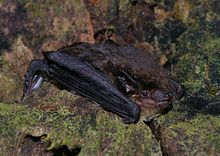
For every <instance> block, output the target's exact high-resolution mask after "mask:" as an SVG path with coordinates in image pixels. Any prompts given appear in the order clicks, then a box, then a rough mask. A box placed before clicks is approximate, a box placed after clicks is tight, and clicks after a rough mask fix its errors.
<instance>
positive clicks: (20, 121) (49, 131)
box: [0, 103, 161, 155]
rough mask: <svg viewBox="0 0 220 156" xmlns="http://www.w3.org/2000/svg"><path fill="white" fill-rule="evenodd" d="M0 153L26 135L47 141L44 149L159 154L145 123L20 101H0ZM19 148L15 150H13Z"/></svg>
mask: <svg viewBox="0 0 220 156" xmlns="http://www.w3.org/2000/svg"><path fill="white" fill-rule="evenodd" d="M0 117H1V123H4V124H1V127H0V138H1V145H2V147H1V155H7V154H10V152H13V150H17V152H18V153H17V154H18V155H19V150H18V149H19V148H21V147H22V142H23V140H24V138H25V136H27V135H31V136H34V137H40V136H43V135H45V137H43V138H42V139H41V141H42V142H48V145H49V146H48V147H47V150H53V149H56V148H59V147H60V146H62V145H66V146H67V147H68V148H69V149H74V148H76V147H77V148H79V147H80V148H82V150H81V155H97V154H106V155H117V154H123V155H124V154H125V155H134V154H140V155H161V151H160V148H159V145H158V142H157V141H156V140H155V138H154V137H153V136H152V134H151V131H150V129H149V128H148V127H147V126H146V125H145V124H144V123H139V124H136V125H134V124H133V125H125V124H122V123H121V121H120V120H118V119H117V118H114V117H109V114H108V113H106V112H103V111H100V112H97V113H89V114H87V115H84V116H81V115H79V114H74V113H70V112H69V111H68V110H67V109H66V108H65V107H61V108H60V109H59V110H58V111H50V112H43V111H41V110H39V109H32V108H29V107H28V106H24V105H19V104H4V103H0ZM16 148H18V149H16Z"/></svg>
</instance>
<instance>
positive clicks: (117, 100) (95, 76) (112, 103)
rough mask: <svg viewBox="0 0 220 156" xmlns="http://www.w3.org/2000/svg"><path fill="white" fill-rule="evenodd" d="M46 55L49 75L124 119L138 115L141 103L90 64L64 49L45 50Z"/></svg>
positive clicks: (129, 121)
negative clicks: (62, 51)
mask: <svg viewBox="0 0 220 156" xmlns="http://www.w3.org/2000/svg"><path fill="white" fill-rule="evenodd" d="M44 56H45V58H47V60H48V61H49V66H50V68H49V73H50V75H51V76H52V77H53V79H55V80H56V81H58V82H59V83H61V84H62V85H64V86H65V87H66V88H67V89H68V90H72V91H75V92H76V93H78V94H79V95H82V96H84V97H86V98H88V99H92V100H94V101H96V102H97V103H99V104H100V105H101V106H102V107H103V108H105V109H107V110H109V111H111V112H113V113H116V114H118V115H119V116H121V117H122V118H123V120H124V122H127V123H133V122H136V121H137V120H138V119H139V114H140V107H139V106H138V105H137V104H136V103H134V102H133V101H132V100H130V99H129V98H127V97H126V96H124V95H123V94H122V93H121V92H120V91H119V90H118V89H117V88H116V87H115V86H114V85H113V83H112V82H111V81H110V80H109V79H108V78H107V77H105V76H104V75H103V74H102V73H100V72H99V71H98V70H96V69H95V68H93V67H92V66H91V65H90V64H88V63H86V62H83V61H81V60H80V59H79V58H77V57H73V56H69V55H67V54H64V53H61V52H49V53H44ZM50 62H51V63H50Z"/></svg>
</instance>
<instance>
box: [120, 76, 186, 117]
mask: <svg viewBox="0 0 220 156" xmlns="http://www.w3.org/2000/svg"><path fill="white" fill-rule="evenodd" d="M130 79H131V77H130ZM162 81H163V82H162ZM161 83H166V85H164V84H161ZM124 91H125V92H126V94H127V95H128V96H129V98H130V99H132V100H133V101H134V102H135V103H136V104H138V105H139V106H140V108H141V119H142V120H144V121H150V120H152V119H153V118H155V117H156V116H159V115H160V114H163V113H165V112H167V111H168V110H169V109H170V108H171V101H172V100H173V99H174V98H176V99H180V98H181V97H182V95H183V86H182V85H181V84H179V83H178V82H176V81H174V80H172V79H171V78H167V79H166V80H161V81H160V82H157V80H150V81H147V80H146V81H144V80H143V79H142V80H138V79H132V81H130V80H128V79H126V80H125V81H124Z"/></svg>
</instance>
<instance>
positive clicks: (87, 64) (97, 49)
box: [23, 40, 183, 123]
mask: <svg viewBox="0 0 220 156" xmlns="http://www.w3.org/2000/svg"><path fill="white" fill-rule="evenodd" d="M43 55H44V60H34V61H32V62H31V63H30V65H29V68H28V70H27V73H26V75H25V79H24V89H23V92H24V95H23V98H24V97H27V96H28V95H30V94H31V93H32V91H34V90H36V89H37V88H38V87H39V86H40V84H41V83H42V81H43V80H44V79H45V78H47V79H48V78H49V79H53V80H55V82H57V83H58V84H59V85H61V86H62V87H63V88H65V89H67V90H69V91H74V92H76V93H78V94H79V95H81V96H83V97H86V98H88V99H91V100H94V101H96V102H97V103H99V104H100V106H102V107H103V108H105V109H107V110H109V111H111V112H113V113H115V114H117V115H119V116H120V117H122V119H123V121H124V122H125V123H134V122H137V121H138V120H139V118H140V112H141V115H144V116H145V117H147V118H149V117H154V116H155V115H158V114H160V113H161V112H162V111H163V110H164V109H165V108H166V107H167V106H168V105H169V103H170V100H171V99H172V97H173V96H179V97H181V96H182V92H183V89H182V86H181V85H180V84H179V83H177V82H176V81H174V80H173V79H172V78H171V77H170V75H169V74H168V72H166V70H165V69H164V68H163V67H161V66H160V65H158V64H156V63H155V62H154V60H153V57H151V56H150V55H149V54H147V53H145V52H144V51H142V50H139V49H136V48H134V47H133V46H131V45H118V44H116V43H115V42H113V41H112V40H105V41H103V42H101V43H96V44H88V43H75V44H73V45H71V46H68V47H65V48H62V49H59V50H58V51H54V52H44V53H43ZM140 107H141V109H142V110H141V109H140Z"/></svg>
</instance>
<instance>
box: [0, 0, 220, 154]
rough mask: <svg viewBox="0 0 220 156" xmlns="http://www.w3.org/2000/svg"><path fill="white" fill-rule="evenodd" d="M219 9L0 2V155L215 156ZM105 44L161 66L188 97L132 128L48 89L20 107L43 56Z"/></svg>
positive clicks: (201, 4) (213, 4) (218, 144)
mask: <svg viewBox="0 0 220 156" xmlns="http://www.w3.org/2000/svg"><path fill="white" fill-rule="evenodd" d="M218 8H219V1H218V0H210V1H204V0H198V1H188V0H179V1H171V0H165V1H160V0H157V1H153V0H125V1H120V0H104V1H101V0H84V1H65V2H61V1H50V0H49V1H46V2H45V1H40V0H39V1H32V0H30V1H13V0H11V1H6V0H1V1H0V17H1V18H0V19H1V20H0V28H1V29H0V101H1V102H2V103H0V122H1V123H3V124H1V125H0V148H1V150H0V155H12V154H13V155H77V154H80V155H219V153H220V150H219V149H220V138H219V130H220V119H219V114H220V98H219V97H220V79H219V78H220V64H219V62H220V29H219V23H220V22H219V21H220V14H219V10H220V9H218ZM97 32H98V33H97ZM94 36H95V37H96V39H94ZM106 38H111V39H113V40H115V41H116V42H118V43H122V44H127V43H130V44H133V45H134V46H136V47H139V48H143V49H144V50H145V51H148V52H150V53H155V55H158V58H159V59H160V62H161V64H164V63H165V62H166V61H167V60H168V61H169V69H170V71H171V74H172V75H174V77H175V79H177V80H178V81H180V82H181V83H182V84H183V85H184V86H185V96H184V97H183V98H182V99H181V101H175V102H174V103H173V108H172V110H171V111H169V112H168V113H167V114H163V115H162V116H160V117H159V118H157V119H155V120H154V121H152V122H151V123H147V124H144V123H142V122H139V123H137V124H132V125H125V124H123V123H122V122H121V121H120V120H119V119H118V118H117V117H116V116H115V115H113V114H111V113H109V112H106V111H104V110H103V109H101V108H100V107H98V106H97V104H95V103H93V102H91V101H88V100H86V99H84V98H82V97H80V96H77V95H75V94H74V93H69V92H67V91H65V90H59V89H57V88H56V87H55V86H54V85H52V84H50V83H44V84H43V86H42V87H41V88H40V89H39V90H38V91H37V92H36V93H34V94H33V95H32V96H31V97H29V98H28V99H27V100H26V101H25V102H24V103H23V104H18V103H19V101H20V97H21V95H22V81H23V75H24V73H25V71H26V69H27V66H28V64H29V62H30V61H31V60H32V59H34V58H42V54H41V51H51V50H57V49H59V48H61V47H63V46H67V45H70V44H71V43H74V42H78V41H84V42H89V43H94V42H98V41H100V40H103V39H106ZM159 59H158V60H159Z"/></svg>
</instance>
